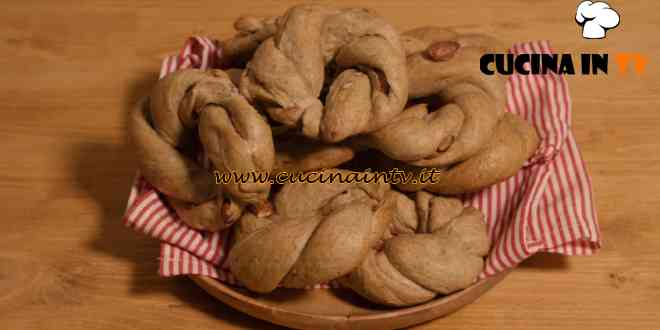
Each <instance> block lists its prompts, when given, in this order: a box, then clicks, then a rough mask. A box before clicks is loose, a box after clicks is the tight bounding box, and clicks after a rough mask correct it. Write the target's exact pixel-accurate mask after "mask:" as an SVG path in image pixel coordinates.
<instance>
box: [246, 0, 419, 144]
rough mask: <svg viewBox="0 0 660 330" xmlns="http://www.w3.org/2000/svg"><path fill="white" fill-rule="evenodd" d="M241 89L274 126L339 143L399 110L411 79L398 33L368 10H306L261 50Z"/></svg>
mask: <svg viewBox="0 0 660 330" xmlns="http://www.w3.org/2000/svg"><path fill="white" fill-rule="evenodd" d="M332 68H334V69H335V71H337V72H338V73H339V74H338V75H337V76H336V78H335V79H334V81H332V82H331V83H330V86H329V90H328V91H327V95H326V96H325V106H324V105H323V104H322V103H321V100H320V99H319V97H321V96H322V95H321V94H322V90H323V88H324V83H326V82H327V81H326V78H331V77H326V76H328V75H327V74H326V70H329V69H332ZM240 89H241V93H242V94H243V95H245V96H246V97H247V98H248V99H249V100H250V101H251V102H252V103H254V104H256V105H257V106H258V107H259V108H265V109H266V112H267V113H268V114H269V115H270V117H271V118H272V119H274V120H275V121H277V122H280V123H282V124H284V125H287V126H289V127H295V128H299V129H300V130H301V131H302V133H303V134H304V135H306V136H308V137H310V138H315V139H321V140H323V141H326V142H338V141H341V140H343V139H345V138H347V137H349V136H352V135H356V134H359V133H362V132H369V131H372V130H375V129H378V128H380V127H382V126H383V125H385V124H386V123H388V122H389V121H390V120H391V119H392V118H393V117H394V116H396V115H397V114H398V113H400V112H401V111H402V110H403V107H404V105H405V102H406V100H407V96H408V81H407V77H406V68H405V58H404V52H403V49H402V46H401V43H400V40H399V35H398V33H397V32H396V31H395V30H394V28H393V27H392V26H390V25H389V24H388V23H387V22H385V21H384V20H382V19H381V18H379V17H377V16H376V15H374V14H372V13H371V12H368V11H366V10H364V9H343V10H336V9H331V8H328V7H325V6H321V5H299V6H295V7H293V8H291V9H289V10H288V11H287V12H286V13H285V14H284V15H283V16H282V17H281V18H279V19H278V20H277V31H276V32H275V34H274V35H273V37H271V38H268V39H266V40H265V41H264V42H262V43H261V44H260V45H259V47H258V48H257V50H256V52H255V53H254V55H253V57H252V59H251V60H250V61H249V62H248V64H247V66H246V69H245V71H244V72H243V77H242V79H241V84H240Z"/></svg>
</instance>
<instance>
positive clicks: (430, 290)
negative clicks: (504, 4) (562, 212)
mask: <svg viewBox="0 0 660 330" xmlns="http://www.w3.org/2000/svg"><path fill="white" fill-rule="evenodd" d="M235 28H236V30H237V34H236V35H235V36H234V37H232V38H231V39H229V40H225V41H223V42H221V44H220V48H221V54H222V56H221V62H222V63H221V64H220V67H221V68H222V69H212V70H204V71H203V70H197V69H185V70H180V71H177V72H174V73H172V74H169V75H167V76H165V77H164V78H163V79H161V80H160V81H159V82H158V83H157V84H156V86H155V87H154V89H153V91H152V92H151V93H150V95H149V97H147V98H145V99H144V100H143V101H141V102H140V103H139V104H138V106H136V108H135V109H134V111H132V113H131V121H130V137H131V141H132V144H133V145H134V147H135V149H136V152H137V159H138V162H139V169H140V173H141V174H142V176H143V177H144V178H145V179H146V180H147V181H148V182H149V183H150V184H152V185H153V186H154V187H156V188H157V189H158V190H159V191H160V192H161V193H162V196H163V197H164V198H166V200H167V201H168V203H169V204H170V206H171V207H172V208H173V209H175V210H176V212H177V213H178V215H179V216H180V218H181V220H182V221H184V222H185V223H186V224H188V225H189V226H191V227H193V228H196V229H199V230H206V231H218V230H231V233H232V239H231V244H232V245H231V248H230V253H229V257H228V258H229V259H228V262H229V265H230V269H231V272H232V273H233V275H235V277H236V279H237V280H238V281H239V282H240V283H241V284H242V285H244V286H245V287H246V288H247V289H249V290H252V291H255V292H260V293H267V292H270V291H272V290H274V289H275V288H277V287H286V288H307V287H310V286H314V285H316V284H320V283H328V282H332V281H334V282H335V283H339V284H340V285H342V286H344V287H346V288H350V289H352V290H354V291H355V292H357V293H358V294H360V295H361V296H363V297H364V298H366V299H368V300H370V301H372V302H375V303H378V304H384V305H389V306H409V305H415V304H419V303H422V302H425V301H429V300H431V299H433V298H434V297H436V296H437V295H447V294H450V293H452V292H455V291H457V290H461V289H464V288H466V287H468V286H470V285H471V284H472V283H474V281H475V280H476V278H477V276H478V274H479V273H480V272H481V270H482V268H483V263H484V257H485V256H486V255H487V253H488V251H489V239H488V236H487V228H486V225H485V223H484V219H483V215H482V214H481V212H480V211H478V210H477V209H474V208H471V207H464V206H463V204H462V203H461V201H460V200H459V199H458V198H456V197H451V196H456V195H460V194H463V193H469V192H475V191H479V190H481V189H483V188H485V187H488V186H490V185H492V184H495V183H497V182H500V181H502V180H504V179H506V178H508V177H510V176H512V175H514V174H515V173H516V172H517V171H518V170H519V169H520V168H521V167H522V166H523V163H524V162H525V161H526V160H527V159H528V158H529V157H530V156H531V155H532V154H533V153H534V151H535V150H536V148H537V146H538V143H539V141H538V137H537V134H536V132H535V131H534V129H533V128H532V127H531V126H530V125H528V124H527V123H526V122H525V121H524V120H523V119H521V118H519V117H517V116H516V115H513V114H510V113H507V112H505V111H504V108H505V91H504V81H503V80H502V78H501V77H498V76H497V75H490V76H489V75H484V74H482V73H481V72H480V70H479V58H480V56H481V55H482V54H484V53H489V52H495V51H498V50H499V49H498V45H497V43H496V42H495V41H494V40H493V39H491V38H489V37H487V36H483V35H476V34H460V33H456V32H454V31H452V30H450V29H444V28H436V27H423V28H418V29H414V30H410V31H407V32H404V33H399V32H398V31H397V30H396V29H395V28H394V27H393V26H392V25H390V24H389V23H387V22H386V21H385V20H383V19H382V18H381V17H379V16H377V15H376V14H374V13H373V12H371V11H369V10H365V9H334V8H329V7H325V6H321V5H300V6H296V7H293V8H290V9H289V10H288V11H286V12H285V13H284V14H283V15H282V16H279V17H275V18H268V19H258V18H254V17H242V18H240V19H238V20H237V21H236V23H235ZM358 159H359V161H358ZM364 162H366V163H369V164H368V165H365V164H360V163H364ZM379 166H380V168H382V169H384V168H395V167H396V168H399V169H402V170H405V171H407V172H411V173H416V172H420V171H421V170H422V169H429V168H434V169H436V171H435V174H434V177H433V180H431V181H432V183H426V184H421V183H415V182H403V183H398V184H390V183H388V182H382V181H377V182H351V183H341V182H333V183H329V182H326V183H286V184H282V185H274V184H271V183H270V182H260V181H258V180H253V181H249V182H238V181H234V182H229V183H223V184H218V183H216V177H215V175H214V174H215V171H218V172H219V173H253V172H260V173H270V174H271V175H274V174H277V173H281V172H284V171H287V172H306V171H316V170H321V169H323V170H324V171H325V172H323V173H328V174H333V173H339V174H348V173H351V171H362V170H364V169H365V168H367V167H369V168H371V169H375V168H378V167H379ZM374 171H375V170H374ZM369 175H375V173H368V172H365V177H368V176H369ZM374 181H376V180H374Z"/></svg>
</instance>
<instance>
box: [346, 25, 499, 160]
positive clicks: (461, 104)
mask: <svg viewBox="0 0 660 330" xmlns="http://www.w3.org/2000/svg"><path fill="white" fill-rule="evenodd" d="M402 42H403V45H404V48H405V50H406V55H407V69H408V83H409V96H410V98H412V99H418V98H429V97H430V98H431V100H432V101H434V102H438V103H440V105H441V106H440V108H439V109H437V110H435V111H433V112H431V113H428V110H427V109H426V107H427V105H426V104H422V105H416V106H413V107H411V108H408V109H406V110H404V112H403V113H401V114H400V115H399V116H397V117H396V118H394V120H392V121H391V122H390V123H388V124H387V125H385V126H384V127H383V128H381V129H380V130H377V131H376V132H374V133H372V134H369V135H367V136H366V137H365V138H363V139H362V140H359V139H358V142H359V143H362V144H366V145H368V146H370V147H373V148H377V149H378V150H380V151H382V152H383V153H385V154H386V155H388V156H389V157H391V158H393V159H396V160H400V161H404V162H406V163H409V164H412V165H417V166H449V165H452V164H455V163H457V162H460V161H463V160H466V159H468V158H469V157H471V156H473V155H475V154H476V153H477V152H479V151H480V150H481V149H483V147H484V146H485V145H486V143H487V142H488V140H489V139H490V137H491V136H492V134H493V132H494V129H495V127H496V125H497V122H498V120H499V118H500V117H501V116H502V114H503V112H504V105H505V93H504V81H503V80H502V78H501V77H499V76H497V75H491V76H488V75H484V74H483V73H482V72H481V71H480V70H479V65H478V63H479V58H480V57H481V55H483V54H484V53H488V52H493V51H494V50H495V49H496V48H497V46H496V45H497V42H496V41H495V40H492V39H490V38H488V37H486V36H481V35H471V34H459V33H455V32H453V31H451V30H448V29H442V28H436V27H425V28H419V29H415V30H411V31H408V32H405V33H404V34H403V37H402Z"/></svg>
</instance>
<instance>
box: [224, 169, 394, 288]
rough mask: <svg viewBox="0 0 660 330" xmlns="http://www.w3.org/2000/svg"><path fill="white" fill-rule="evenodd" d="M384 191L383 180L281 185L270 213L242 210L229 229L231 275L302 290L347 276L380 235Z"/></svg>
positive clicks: (258, 284) (251, 283)
mask: <svg viewBox="0 0 660 330" xmlns="http://www.w3.org/2000/svg"><path fill="white" fill-rule="evenodd" d="M325 173H326V174H327V173H343V175H348V173H349V172H347V171H335V172H325ZM388 191H389V186H388V185H387V184H384V183H312V184H310V183H295V184H291V183H290V184H286V185H284V186H283V188H282V190H281V191H280V192H278V193H277V194H276V195H275V199H274V207H275V213H274V214H273V215H272V216H270V217H267V218H257V217H256V216H254V215H253V214H251V213H246V214H245V215H243V216H242V217H241V219H240V220H239V222H238V223H237V224H236V225H235V226H234V227H233V228H234V240H235V244H234V246H233V248H232V249H231V252H230V254H229V257H228V258H229V259H228V262H229V265H230V269H231V271H232V274H234V275H235V276H236V278H237V279H238V280H239V281H240V282H241V283H243V284H244V285H245V286H246V287H247V288H248V289H250V290H252V291H256V292H270V291H272V290H274V289H275V288H276V287H277V286H278V285H281V286H284V287H290V288H303V287H307V286H311V285H314V284H318V283H322V282H327V281H330V280H332V279H335V278H337V277H340V276H342V275H345V274H348V273H349V272H351V271H352V270H353V269H355V268H356V267H357V266H358V265H359V264H360V263H361V262H362V260H363V259H364V258H365V256H366V254H367V251H368V250H369V248H370V247H373V246H375V244H376V242H377V241H378V240H379V239H380V238H381V237H382V236H383V232H384V231H385V229H386V224H387V221H388V219H389V218H390V217H389V216H387V214H389V212H390V211H391V205H390V204H385V203H383V200H384V198H385V195H386V193H387V192H388ZM388 205H390V206H388Z"/></svg>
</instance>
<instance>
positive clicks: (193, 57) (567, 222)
mask: <svg viewBox="0 0 660 330" xmlns="http://www.w3.org/2000/svg"><path fill="white" fill-rule="evenodd" d="M510 52H511V53H514V54H531V53H546V54H551V53H552V50H551V48H550V45H549V43H548V42H547V41H533V42H525V43H518V44H515V45H513V47H511V49H510ZM221 57H222V53H221V51H220V50H219V48H218V41H216V40H212V39H209V38H205V37H192V38H190V39H188V40H187V41H186V43H185V45H184V47H183V49H182V50H181V52H180V53H179V54H178V55H174V56H169V57H167V58H165V60H164V61H163V63H162V66H161V72H160V78H162V77H164V76H165V75H167V74H168V73H171V72H174V71H176V70H180V69H185V68H200V69H208V68H216V67H217V65H218V64H219V63H222V61H220V58H221ZM475 65H478V63H475ZM526 65H528V66H529V63H527V64H526ZM527 69H529V67H528V68H527ZM506 93H507V109H506V110H507V111H509V112H512V113H516V114H518V115H520V116H522V117H523V118H524V119H525V120H527V121H528V122H529V123H530V124H532V125H533V126H534V128H535V129H536V131H537V132H538V134H539V137H540V139H541V144H540V146H539V148H538V150H537V151H536V153H535V154H534V155H533V156H532V157H531V159H530V160H529V161H528V162H527V163H526V164H525V166H524V167H523V168H522V169H521V170H520V171H518V173H517V174H516V175H514V176H513V177H511V178H509V179H507V180H505V181H503V182H500V183H498V184H496V185H493V186H491V187H488V188H486V189H484V190H482V191H480V192H477V193H473V194H467V195H464V196H462V199H463V201H464V203H465V204H468V205H472V206H474V207H476V208H478V209H480V210H481V211H482V212H483V213H484V215H485V218H486V223H487V225H488V229H489V232H488V233H489V237H490V239H491V242H492V244H491V246H492V247H491V251H490V253H489V256H488V258H487V260H486V264H485V267H484V270H483V272H482V273H481V275H480V277H481V278H484V277H487V276H492V275H495V274H497V273H499V272H502V271H505V270H507V269H510V268H512V267H515V266H516V265H517V264H519V263H520V262H522V261H523V260H525V259H526V258H528V257H530V256H531V255H533V254H535V253H537V252H553V253H561V254H565V255H591V254H593V253H594V252H595V251H596V250H598V249H599V248H600V246H601V234H600V228H599V226H598V219H597V216H596V210H595V204H594V201H593V192H592V184H591V178H590V177H589V173H588V171H587V168H586V165H585V163H584V160H583V158H582V155H581V154H580V150H579V149H578V146H577V144H576V141H575V137H574V136H573V133H572V132H571V129H570V128H571V113H572V108H571V99H570V95H569V91H568V85H567V83H566V80H565V79H564V78H563V77H562V76H561V75H557V74H555V73H553V72H548V73H546V74H542V75H521V74H517V73H514V74H512V75H511V76H510V77H509V79H508V81H507V84H506ZM124 222H125V224H126V225H127V226H129V227H131V228H133V229H134V230H136V231H138V232H141V233H143V234H146V235H148V236H151V237H153V238H155V239H158V240H160V241H161V253H160V268H159V274H160V275H161V276H176V275H204V276H210V277H213V278H216V279H219V280H221V281H224V282H227V283H229V284H237V283H236V279H235V278H234V277H233V276H232V274H231V273H230V272H229V269H228V267H227V265H226V256H227V254H228V248H229V246H228V242H229V230H226V231H223V232H219V233H208V232H202V231H197V230H194V229H192V228H190V227H188V226H187V225H185V224H184V223H183V222H182V221H181V220H180V219H179V217H178V216H177V214H176V212H175V211H174V210H173V209H171V208H170V207H169V206H168V205H167V203H166V202H165V199H164V198H163V197H162V196H161V195H160V194H159V192H158V191H157V190H156V189H155V188H154V187H153V186H151V185H150V184H149V183H148V182H146V181H145V180H144V179H143V178H142V177H141V176H140V175H139V173H138V175H137V176H136V178H135V180H134V182H133V185H132V187H131V191H130V195H129V199H128V205H127V208H126V212H125V216H124Z"/></svg>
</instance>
